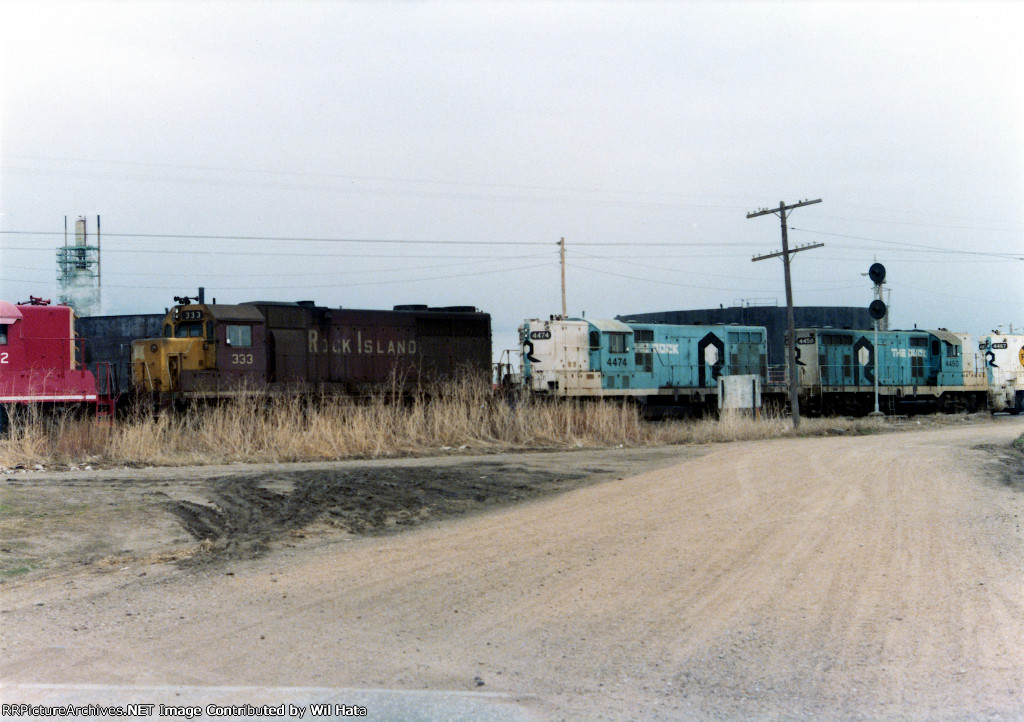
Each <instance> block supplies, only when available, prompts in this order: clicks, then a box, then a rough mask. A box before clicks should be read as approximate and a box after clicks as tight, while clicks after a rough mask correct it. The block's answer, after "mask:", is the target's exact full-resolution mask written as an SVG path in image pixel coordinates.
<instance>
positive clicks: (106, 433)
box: [0, 382, 892, 468]
mask: <svg viewBox="0 0 1024 722" xmlns="http://www.w3.org/2000/svg"><path fill="white" fill-rule="evenodd" d="M891 424H892V422H891V421H887V420H875V419H858V420H847V419H805V420H804V421H803V423H802V425H801V428H800V429H799V430H798V431H797V430H794V429H793V427H792V423H791V422H790V420H789V419H788V418H787V417H783V416H777V415H776V416H768V417H764V418H760V419H754V418H751V417H750V416H744V415H741V414H725V415H723V416H722V417H721V418H717V419H710V418H709V419H703V420H689V421H686V420H683V421H667V422H660V423H647V422H644V421H643V420H642V419H641V418H640V415H639V413H638V411H637V409H636V408H635V407H633V406H630V405H623V404H618V403H594V402H578V403H574V402H558V403H553V402H545V401H538V400H535V399H531V398H528V397H518V398H514V399H511V400H505V399H498V398H496V397H494V396H493V395H492V394H491V391H490V388H489V387H487V386H486V385H482V384H474V383H469V382H466V383H459V384H451V385H447V386H444V387H440V388H438V389H434V390H432V392H431V393H428V392H422V393H420V394H417V395H416V396H415V397H414V398H412V399H405V400H401V401H398V400H394V398H393V397H392V396H391V395H390V394H388V393H381V394H379V395H378V396H376V397H375V398H372V399H369V400H364V401H360V402H356V401H353V400H351V399H346V398H337V397H326V396H325V397H318V398H313V399H309V398H306V399H298V398H268V397H266V396H265V395H262V394H258V393H252V394H245V395H243V396H241V397H240V398H238V399H236V400H233V401H231V402H227V403H223V404H221V405H218V406H197V407H194V408H192V409H190V410H188V411H186V412H183V413H165V414H160V415H157V416H154V415H153V414H152V413H148V412H145V411H143V410H141V409H136V410H134V411H133V412H132V413H130V414H129V417H128V418H127V419H124V420H121V421H119V422H118V423H117V424H116V425H114V426H113V427H104V426H101V425H98V424H97V422H96V421H94V420H90V419H88V418H75V417H72V416H69V415H66V414H58V415H56V416H46V417H43V416H40V415H39V414H38V413H35V412H32V411H30V412H29V413H27V414H23V415H20V416H19V417H16V418H14V419H12V428H11V433H10V435H9V437H8V438H6V439H3V440H0V467H7V468H12V467H15V466H17V465H23V466H27V467H29V468H31V467H32V466H34V465H36V464H42V465H45V466H48V467H53V466H67V465H71V464H75V465H82V464H88V463H95V464H100V465H112V464H141V465H183V464H215V463H230V462H233V461H243V462H275V461H278V462H287V461H321V460H334V459H346V458H372V457H387V456H409V455H418V454H429V453H437V452H438V451H446V450H451V449H465V450H471V451H479V452H494V451H510V450H528V449H565V448H570V449H571V448H584V447H586V448H594V447H602V446H618V445H623V446H642V445H667V444H689V443H710V442H722V441H737V440H752V439H766V438H775V437H783V436H793V435H802V436H811V435H820V434H824V433H829V432H830V431H832V432H834V431H835V430H836V429H841V430H842V431H843V432H852V433H870V432H874V431H879V430H882V429H886V428H889V427H890V426H891Z"/></svg>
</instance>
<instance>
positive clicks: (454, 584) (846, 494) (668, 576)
mask: <svg viewBox="0 0 1024 722" xmlns="http://www.w3.org/2000/svg"><path fill="white" fill-rule="evenodd" d="M1022 431H1024V423H1022V422H1021V420H1019V419H1009V418H999V419H997V420H996V421H987V422H976V423H965V424H962V425H960V426H951V427H939V428H934V429H929V430H925V431H920V432H909V433H898V434H878V435H870V436H856V437H854V436H837V437H826V438H814V439H792V440H774V441H761V442H744V443H733V444H720V445H712V446H705V447H700V448H696V447H693V448H679V449H669V450H666V449H657V450H650V451H643V450H640V451H638V450H612V451H609V452H602V453H601V454H592V453H591V452H580V453H579V454H578V455H577V454H559V455H545V454H535V455H531V456H530V461H528V462H527V461H521V460H520V459H519V457H518V456H517V457H514V458H511V457H504V458H502V457H489V458H477V459H472V460H460V459H452V458H447V459H444V460H440V461H429V462H424V461H422V460H420V461H419V462H377V463H376V464H374V465H371V466H373V467H374V468H378V467H379V469H380V470H381V471H380V473H370V472H368V471H366V469H367V468H368V466H367V464H365V462H364V463H363V464H358V463H353V464H352V465H351V466H348V467H345V465H319V466H318V469H320V471H317V472H316V473H313V475H310V472H309V469H308V467H303V469H301V470H294V471H296V472H297V471H301V472H302V473H301V474H299V473H292V471H293V470H290V469H286V468H283V467H282V468H281V469H278V470H276V471H273V470H272V474H271V471H268V470H266V469H259V470H252V469H249V468H244V469H236V470H232V469H230V468H228V469H226V470H225V469H213V470H206V471H202V472H200V471H196V470H174V472H173V474H172V475H171V476H173V477H174V478H170V477H169V476H168V475H167V473H165V472H161V471H159V470H147V471H146V472H145V473H138V472H129V473H128V474H129V476H128V477H127V478H120V477H119V476H118V475H117V474H111V473H110V472H103V473H98V474H97V475H95V476H87V475H81V474H78V475H74V474H72V475H68V476H64V475H59V478H58V479H50V480H48V481H46V482H45V483H46V484H48V488H49V490H50V492H51V493H53V494H55V496H54V498H59V494H61V493H63V494H64V496H65V498H66V497H69V496H70V497H71V498H73V499H76V500H77V501H75V504H77V505H78V506H76V507H74V508H75V509H78V510H79V511H78V512H76V513H75V514H71V513H69V514H67V515H66V517H63V518H64V519H65V522H66V526H67V528H68V529H69V530H70V531H69V534H70V536H69V537H68V539H67V540H66V541H67V544H68V545H70V546H72V547H74V549H76V550H77V552H76V555H77V557H78V560H77V561H76V558H75V555H72V556H71V557H69V556H67V555H61V554H59V553H57V550H58V549H59V547H60V543H59V541H58V542H54V543H53V544H52V545H51V546H49V547H47V546H46V545H40V544H39V543H38V540H33V537H32V535H31V534H30V533H29V532H28V531H26V530H25V527H24V526H18V527H13V526H9V527H5V528H4V533H5V539H4V543H5V544H9V541H8V537H9V536H10V535H12V534H14V532H15V531H17V534H14V536H15V537H16V541H17V540H22V541H23V542H24V544H25V545H27V547H26V548H25V549H18V550H11V549H8V552H7V553H8V554H13V553H15V552H17V553H18V554H22V555H23V556H24V557H25V558H28V559H35V560H36V562H33V564H36V563H38V566H34V567H33V568H32V569H29V570H27V571H25V573H21V574H13V573H12V574H10V575H8V576H7V577H6V578H5V580H4V583H3V584H2V585H0V678H2V680H3V686H2V687H0V695H2V697H3V701H4V702H17V701H23V700H22V699H20V698H19V699H13V698H12V695H14V694H18V695H21V697H24V696H25V695H28V694H29V693H28V692H26V690H32V689H35V690H37V691H38V690H40V689H47V688H48V687H46V685H77V687H76V688H77V689H79V690H80V689H81V685H94V684H98V685H105V686H111V685H112V686H113V687H114V688H120V689H126V690H129V692H130V690H131V689H139V688H146V687H148V688H160V689H169V688H170V687H168V685H170V686H173V687H179V686H180V687H187V688H190V689H192V690H193V692H192V693H191V694H192V695H193V696H195V695H196V694H197V693H196V692H195V688H216V689H220V690H223V689H225V688H246V689H253V688H258V689H264V690H265V689H268V688H274V689H281V688H291V689H295V688H302V689H306V690H308V689H321V688H323V689H338V688H345V689H364V690H399V691H403V692H413V691H416V692H419V691H443V692H455V693H465V694H472V693H474V692H477V693H481V694H487V695H490V697H488V698H486V699H494V700H501V701H507V702H508V703H509V704H510V705H512V706H513V707H514V708H515V709H517V710H521V711H522V712H523V714H527V715H529V716H535V717H537V718H539V719H567V720H591V719H593V720H598V719H608V720H629V719H637V720H677V719H740V718H742V719H780V718H782V719H879V718H882V719H922V720H923V719H929V720H932V719H957V720H959V719H964V720H967V719H997V720H1002V719H1022V718H1024V532H1022V531H1021V521H1022V517H1024V493H1022V492H1024V456H1022V455H1021V454H1020V453H1019V452H1011V451H1010V450H1009V447H1008V445H1009V443H1010V442H1011V441H1012V440H1013V439H1014V438H1016V437H1017V436H1019V435H1020V434H1021V432H1022ZM617 459H618V461H616V460H617ZM410 467H416V468H418V469H421V470H422V471H420V472H416V473H411V474H405V475H403V473H398V472H396V471H395V469H396V468H397V469H408V468H410ZM499 467H502V468H504V471H502V469H501V468H499ZM481 468H483V469H485V470H489V471H488V473H485V474H480V473H477V472H479V471H480V469H481ZM492 473H493V474H495V475H496V476H498V477H502V475H503V474H504V475H505V477H506V478H514V479H515V480H516V481H515V482H514V483H511V484H510V485H509V484H502V483H494V482H493V480H491V481H488V480H487V479H482V480H481V479H475V480H473V479H472V477H473V476H474V475H475V476H488V475H490V474H492ZM189 474H191V475H192V476H191V477H189ZM268 474H271V476H268ZM193 477H194V478H193ZM131 478H135V480H136V481H135V482H134V483H135V484H136V487H135V490H134V491H132V490H131V488H130V487H131V481H130V479H131ZM449 478H450V479H451V482H450V483H448V481H446V479H449ZM338 479H340V480H341V481H338ZM332 480H333V481H332ZM353 480H355V481H356V482H359V483H354V481H353ZM359 480H362V481H359ZM417 480H418V481H417ZM424 480H425V481H424ZM477 482H480V484H477ZM43 483H44V482H43V481H42V480H38V481H37V480H33V479H29V478H27V475H23V476H22V477H19V479H17V480H16V481H15V484H14V486H4V488H3V491H4V494H5V497H3V498H2V500H3V503H4V504H5V505H7V506H6V508H16V509H22V508H27V507H26V506H25V505H29V504H30V502H31V501H32V500H33V499H37V498H39V497H41V496H45V494H43V492H41V491H39V490H38V488H37V485H39V484H43ZM163 483H167V484H169V486H166V487H159V488H155V487H153V486H151V485H152V484H163ZM346 484H347V485H348V486H345V485H346ZM474 484H476V486H474ZM516 484H519V485H520V486H519V487H516ZM62 489H63V491H61V490H62ZM342 489H347V491H344V492H343V491H342ZM367 489H376V490H378V491H380V490H384V492H381V493H384V494H385V496H387V497H388V498H394V499H400V500H404V501H403V502H402V504H404V506H403V505H399V506H400V507H401V508H404V509H406V510H407V513H405V514H404V515H403V514H397V513H395V512H394V509H396V508H398V507H396V506H395V505H394V504H392V503H386V504H383V505H378V507H374V508H377V509H378V512H380V509H384V510H385V511H383V512H381V513H375V514H370V515H369V516H367V515H365V514H363V515H362V516H359V515H358V514H357V515H356V516H352V515H351V514H349V515H346V510H345V507H346V506H347V505H349V504H348V500H349V499H351V498H353V497H358V495H359V494H363V495H364V496H365V495H366V493H368V492H367V491H366V490H367ZM388 489H390V491H387V490H388ZM431 489H434V491H431ZM552 492H560V493H552ZM370 495H371V496H373V495H374V494H370ZM118 499H123V500H127V501H125V502H124V503H123V504H122V505H123V506H125V510H124V512H123V513H119V502H118V501H117V500H118ZM410 500H412V501H410ZM299 501H302V503H298V504H297V503H296V502H299ZM129 502H130V503H129ZM413 502H415V503H413ZM289 504H291V505H292V506H293V507H294V510H293V511H294V513H290V514H284V513H282V512H281V509H282V508H285V507H288V505H289ZM308 504H312V505H313V506H314V507H315V508H317V509H319V510H320V511H319V512H318V513H316V514H310V513H309V510H308V508H305V507H306V506H307V505H308ZM368 504H369V506H371V507H372V506H373V500H372V499H371V500H369V501H366V500H364V501H363V502H361V503H358V504H355V505H354V508H355V507H359V508H363V509H365V508H366V507H367V505H368ZM19 505H20V506H19ZM186 508H187V509H192V510H193V511H195V512H196V513H195V514H193V516H194V517H195V518H196V519H203V518H205V519H206V520H207V522H206V523H199V522H192V523H190V522H189V521H188V515H183V514H182V509H186ZM101 509H109V510H110V511H109V512H102V513H101ZM254 509H255V510H258V511H252V510H254ZM303 509H305V510H304V511H302V512H301V514H300V513H299V511H298V510H303ZM424 509H426V511H424ZM204 510H205V511H204ZM332 510H333V512H332ZM36 511H37V512H38V516H39V519H41V521H40V524H41V526H43V527H45V528H46V529H48V530H50V531H49V535H50V536H51V537H54V538H58V537H59V536H60V533H61V528H62V524H61V523H60V520H59V519H58V520H56V521H55V520H54V519H53V518H52V517H51V516H47V514H46V513H45V509H37V510H36ZM298 517H301V519H300V518H298ZM19 519H20V521H19V523H22V522H24V519H21V517H19ZM83 519H84V521H83ZM116 519H131V520H136V521H137V520H148V523H149V532H150V533H149V535H148V536H147V534H146V533H145V530H143V531H140V530H138V529H135V530H134V531H132V532H126V531H124V530H123V529H121V527H120V526H119V524H118V523H116ZM289 519H292V520H293V521H288V520H289ZM282 520H284V521H282ZM360 520H361V521H360ZM410 520H411V521H410ZM25 523H27V522H25ZM97 523H105V524H107V525H108V526H109V531H108V533H106V534H104V533H103V532H104V530H103V529H96V528H93V529H92V534H93V535H92V536H89V535H88V534H86V532H85V531H83V529H87V528H91V527H92V526H94V525H95V524H97ZM360 525H361V526H360ZM132 526H133V528H134V527H135V526H137V525H136V524H132ZM12 530H14V531H12ZM18 530H20V531H18ZM239 530H241V531H239ZM111 538H113V539H115V541H113V542H112V541H110V539H111ZM154 540H155V541H154ZM232 540H233V541H232ZM33 544H35V546H32V545H33ZM5 548H7V547H5ZM30 566H31V565H30ZM49 689H51V692H50V693H49V695H50V696H49V697H48V696H47V695H46V694H41V696H40V694H36V695H35V697H34V698H33V699H34V700H36V701H38V700H40V699H44V700H45V699H59V698H61V696H60V694H58V693H57V692H54V691H52V689H53V688H49ZM65 689H69V688H67V687H65ZM240 694H241V695H242V697H243V698H240V699H238V700H237V701H238V702H242V703H244V702H246V701H247V700H246V699H245V698H244V693H240ZM281 694H284V693H283V692H282V693H281ZM199 695H200V696H201V690H200V692H199ZM79 699H80V697H79ZM136 701H138V702H164V703H168V701H169V700H167V699H164V700H157V699H139V700H136ZM278 701H279V702H289V701H290V700H288V699H280V700H278ZM171 703H173V701H171ZM382 704H383V702H382ZM369 712H370V718H371V719H373V712H374V710H373V709H370V710H369ZM438 718H443V717H438Z"/></svg>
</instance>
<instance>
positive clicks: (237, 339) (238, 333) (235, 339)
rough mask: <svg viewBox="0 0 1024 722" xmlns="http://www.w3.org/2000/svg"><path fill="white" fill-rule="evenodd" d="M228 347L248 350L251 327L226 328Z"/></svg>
mask: <svg viewBox="0 0 1024 722" xmlns="http://www.w3.org/2000/svg"><path fill="white" fill-rule="evenodd" d="M227 338H228V346H231V347H232V348H249V347H250V346H252V326H228V328H227Z"/></svg>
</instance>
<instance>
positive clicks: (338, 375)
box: [132, 298, 491, 401]
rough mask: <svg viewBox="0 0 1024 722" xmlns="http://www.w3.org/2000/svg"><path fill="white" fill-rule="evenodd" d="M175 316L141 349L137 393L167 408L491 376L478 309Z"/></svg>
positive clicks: (265, 305)
mask: <svg viewBox="0 0 1024 722" xmlns="http://www.w3.org/2000/svg"><path fill="white" fill-rule="evenodd" d="M177 300H179V301H182V302H181V303H179V304H178V305H176V306H174V307H173V308H171V309H170V310H169V311H168V312H167V315H166V317H165V319H164V325H163V336H162V337H161V338H149V339H140V340H137V341H135V342H134V343H133V344H132V364H133V374H134V378H133V382H134V387H135V389H136V391H138V392H143V393H151V394H153V395H155V396H156V397H157V398H159V399H160V400H163V401H182V400H186V399H214V398H222V397H227V396H232V395H237V394H239V393H243V392H250V391H254V390H259V391H266V392H268V393H273V394H278V393H303V392H306V391H313V390H315V391H321V392H328V393H343V394H355V395H358V394H365V393H368V392H371V391H374V390H377V389H381V388H384V387H387V386H391V385H397V387H398V388H401V389H411V388H413V387H417V386H422V385H424V384H429V383H431V382H434V381H440V380H444V379H451V378H453V377H455V376H457V375H459V374H463V373H469V374H479V375H481V376H482V377H483V378H485V379H489V378H490V369H491V320H490V315H489V314H486V313H481V312H480V311H478V310H477V309H476V308H473V307H468V306H454V307H443V308H428V307H427V306H396V307H395V309H394V310H393V311H377V310H358V309H335V308H326V307H322V306H316V305H315V304H314V303H313V302H311V301H304V302H299V303H278V302H266V301H255V302H252V303H243V304H237V305H225V304H216V303H213V304H207V303H203V302H201V301H198V300H196V302H193V299H189V298H183V299H177Z"/></svg>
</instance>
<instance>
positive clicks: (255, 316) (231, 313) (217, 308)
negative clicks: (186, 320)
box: [182, 303, 263, 321]
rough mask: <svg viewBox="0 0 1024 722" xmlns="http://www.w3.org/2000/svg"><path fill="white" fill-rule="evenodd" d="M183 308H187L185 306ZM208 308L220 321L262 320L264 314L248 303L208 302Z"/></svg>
mask: <svg viewBox="0 0 1024 722" xmlns="http://www.w3.org/2000/svg"><path fill="white" fill-rule="evenodd" d="M182 308H186V307H185V306H183V307H182ZM206 308H207V309H209V311H210V313H211V314H212V315H213V317H214V318H215V319H217V320H218V321H262V320H263V314H262V313H260V310H259V309H258V308H256V307H255V306H250V305H248V304H244V303H243V304H225V303H218V304H212V303H209V304H206Z"/></svg>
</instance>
